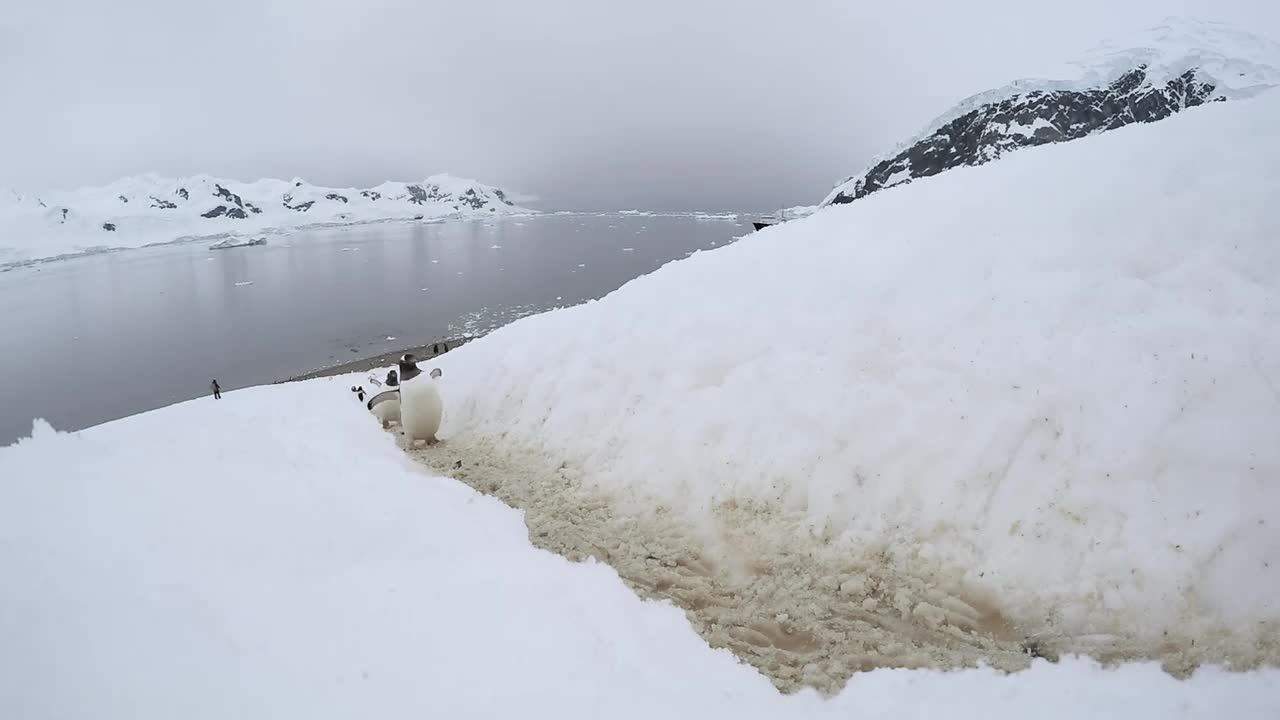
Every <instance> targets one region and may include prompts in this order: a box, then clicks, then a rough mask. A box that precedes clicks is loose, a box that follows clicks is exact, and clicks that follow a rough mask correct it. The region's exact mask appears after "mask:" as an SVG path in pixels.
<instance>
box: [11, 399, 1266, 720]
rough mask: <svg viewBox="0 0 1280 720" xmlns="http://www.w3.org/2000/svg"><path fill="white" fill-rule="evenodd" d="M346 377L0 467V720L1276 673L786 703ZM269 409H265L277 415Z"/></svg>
mask: <svg viewBox="0 0 1280 720" xmlns="http://www.w3.org/2000/svg"><path fill="white" fill-rule="evenodd" d="M354 378H355V376H351V377H345V378H330V379H324V380H315V381H309V382H305V383H295V384H287V385H273V386H266V387H261V388H251V389H247V390H241V391H235V392H228V393H226V394H224V395H223V399H222V400H220V401H214V400H212V399H211V398H202V399H199V400H194V401H190V402H187V403H182V404H180V405H175V406H172V407H168V408H164V409H161V410H157V411H154V412H150V413H146V414H142V415H137V416H134V417H131V418H126V419H123V420H118V421H115V422H112V423H108V424H106V425H102V426H98V427H95V428H91V429H89V430H86V431H82V432H79V433H74V434H62V433H55V432H53V431H52V429H50V428H49V427H48V426H47V425H45V424H43V423H37V424H36V427H35V434H34V437H33V438H30V439H26V440H23V441H20V442H19V443H17V444H16V445H12V446H9V447H5V448H0V597H3V598H4V602H0V638H2V639H3V642H0V717H5V718H22V719H23V720H48V719H53V718H59V719H68V718H93V719H94V720H109V719H111V718H122V719H123V718H128V719H129V720H146V719H150V718H155V719H157V720H159V719H161V718H165V719H167V718H175V717H182V718H231V717H234V718H352V717H447V718H493V717H515V716H519V717H533V718H543V717H556V718H584V719H585V718H600V717H609V718H646V719H652V718H656V717H672V718H676V717H705V718H734V720H747V719H749V718H778V717H787V718H797V719H806V718H848V717H860V718H895V720H901V719H910V718H932V717H937V714H938V712H939V711H940V710H945V712H946V714H947V716H948V717H953V718H958V719H963V718H982V719H983V720H999V719H1000V718H1006V717H1007V718H1015V717H1018V718H1022V717H1027V716H1034V717H1037V718H1045V719H1046V720H1051V719H1054V718H1063V719H1068V718H1069V719H1071V720H1075V719H1076V718H1080V717H1091V718H1126V719H1131V718H1142V717H1150V718H1159V719H1161V720H1165V719H1167V718H1216V717H1232V718H1240V719H1241V720H1252V719H1253V718H1258V719H1259V720H1261V719H1262V718H1271V717H1274V712H1275V709H1276V708H1277V707H1278V706H1280V672H1277V671H1275V670H1267V671H1260V672H1254V673H1226V672H1222V671H1219V670H1214V669H1204V670H1202V671H1200V672H1199V673H1197V674H1196V675H1195V676H1193V677H1192V678H1190V679H1189V680H1186V681H1178V680H1175V679H1174V678H1172V677H1170V676H1169V675H1167V674H1164V673H1163V672H1161V671H1160V670H1159V668H1157V667H1155V666H1154V665H1129V666H1124V667H1121V668H1118V669H1113V670H1102V669H1099V668H1098V667H1097V666H1096V665H1094V664H1093V663H1091V662H1088V661H1084V660H1078V659H1067V660H1064V661H1063V662H1061V663H1060V664H1057V665H1051V664H1048V663H1046V662H1043V661H1041V662H1037V663H1036V664H1035V665H1034V666H1033V667H1032V668H1031V669H1030V670H1027V671H1024V672H1021V673H1017V674H1013V675H1000V674H998V673H995V672H992V671H988V670H969V671H964V672H956V673H938V672H930V671H907V670H880V671H875V672H872V673H867V674H863V675H860V676H858V677H856V678H855V679H854V680H853V681H852V682H851V683H850V684H849V686H848V687H847V688H846V689H845V690H844V692H843V693H841V694H840V695H839V696H838V697H836V698H834V699H832V700H829V701H826V700H822V699H820V698H819V697H817V695H816V694H815V693H813V692H801V693H798V694H796V695H793V696H789V697H784V696H782V695H780V694H778V693H777V692H776V691H774V689H773V688H772V687H771V686H770V684H769V683H768V682H767V681H766V680H765V679H764V678H763V677H761V676H759V675H756V674H755V673H754V672H753V671H751V670H750V669H749V668H747V667H745V666H743V665H740V664H738V663H736V662H735V660H734V659H733V657H732V656H731V655H729V654H728V653H727V652H724V651H714V650H711V649H710V648H708V647H707V646H706V645H705V644H703V643H702V642H701V641H700V640H699V638H698V637H697V636H696V635H695V634H694V633H693V631H692V630H691V629H690V628H689V625H688V623H687V622H686V621H685V619H684V617H683V616H682V615H681V613H680V612H679V611H677V610H676V609H674V608H672V607H670V606H667V605H659V604H656V603H652V602H642V601H641V600H639V599H638V598H636V597H635V595H633V594H632V593H631V592H630V591H629V590H627V589H626V588H625V587H624V586H623V584H622V583H621V582H620V581H619V580H618V578H617V577H616V575H615V574H614V573H613V572H612V571H611V570H610V569H609V568H608V567H606V566H604V565H599V564H595V563H591V562H588V563H583V564H571V563H569V562H567V561H565V560H563V559H561V558H559V557H557V556H554V555H551V554H548V553H544V552H541V551H537V550H534V549H533V548H531V547H530V545H529V544H528V541H527V539H526V535H525V528H524V527H523V526H522V524H521V521H520V516H519V515H518V514H517V513H516V512H513V511H511V510H509V509H507V508H505V507H503V506H501V505H500V504H499V503H497V502H496V501H494V500H492V499H490V498H486V497H483V496H480V495H478V494H476V493H474V492H472V491H471V490H469V489H467V488H465V487H464V486H462V485H460V484H457V483H455V482H453V481H450V480H447V479H444V478H439V477H430V476H427V475H424V474H422V473H421V472H420V471H419V470H418V469H417V468H416V467H415V466H413V465H412V464H411V463H410V462H409V461H408V460H407V459H406V458H405V456H404V455H403V453H402V452H401V451H400V450H399V449H398V448H396V446H395V445H394V443H393V441H392V438H391V436H390V435H387V434H385V433H383V432H381V430H380V429H378V427H377V424H376V422H375V421H374V420H373V419H372V418H371V417H370V416H369V415H368V413H367V412H365V411H364V409H363V408H362V407H361V406H360V405H359V404H358V403H356V402H354V401H353V400H352V398H351V394H350V392H348V390H347V387H346V386H347V385H349V384H350V382H351V381H352V380H353V379H354ZM281 408H289V412H288V413H281V412H280V409H281Z"/></svg>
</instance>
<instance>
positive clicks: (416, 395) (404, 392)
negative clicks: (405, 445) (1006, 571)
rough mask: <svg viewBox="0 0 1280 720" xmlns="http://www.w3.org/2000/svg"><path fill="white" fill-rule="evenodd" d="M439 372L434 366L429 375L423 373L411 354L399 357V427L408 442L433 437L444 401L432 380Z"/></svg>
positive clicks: (431, 440)
mask: <svg viewBox="0 0 1280 720" xmlns="http://www.w3.org/2000/svg"><path fill="white" fill-rule="evenodd" d="M440 374H441V373H440V370H439V368H437V369H435V370H432V371H431V374H430V375H424V374H423V372H422V370H420V369H419V368H418V359H417V358H416V357H414V356H413V355H405V356H404V357H402V358H400V427H402V428H404V434H405V436H406V437H408V438H409V441H410V442H413V441H414V440H425V441H427V442H428V443H434V442H435V441H436V431H437V430H439V429H440V417H441V415H442V414H443V413H444V403H442V402H441V401H440V393H439V392H437V391H436V383H435V379H436V378H438V377H440Z"/></svg>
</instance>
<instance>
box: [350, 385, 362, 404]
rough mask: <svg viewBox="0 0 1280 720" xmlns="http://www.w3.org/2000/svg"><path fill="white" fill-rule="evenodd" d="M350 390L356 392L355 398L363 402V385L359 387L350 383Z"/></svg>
mask: <svg viewBox="0 0 1280 720" xmlns="http://www.w3.org/2000/svg"><path fill="white" fill-rule="evenodd" d="M351 392H353V393H355V394H356V398H357V399H358V400H360V402H364V386H363V385H361V386H359V387H357V386H355V385H352V386H351Z"/></svg>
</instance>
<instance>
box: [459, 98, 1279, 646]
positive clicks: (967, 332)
mask: <svg viewBox="0 0 1280 720" xmlns="http://www.w3.org/2000/svg"><path fill="white" fill-rule="evenodd" d="M1277 117H1280V93H1275V92H1270V93H1265V94H1263V95H1261V96H1259V97H1256V98H1254V99H1251V100H1240V101H1238V102H1233V103H1216V104H1213V105H1209V106H1205V107H1203V108H1198V109H1196V110H1194V111H1188V112H1186V113H1182V114H1180V115H1178V116H1176V117H1173V118H1171V119H1169V120H1167V121H1165V122H1162V123H1158V124H1152V125H1135V126H1132V127H1129V128H1123V129H1120V130H1116V131H1114V132H1110V133H1105V134H1102V135H1098V136H1096V137H1091V138H1087V139H1084V140H1081V141H1078V142H1073V143H1068V144H1063V145H1054V146H1046V147H1042V148H1036V149H1032V150H1027V151H1024V152H1020V153H1017V154H1016V155H1013V156H1010V157H1008V158H1006V159H1005V160H1004V161H1002V162H1000V163H993V164H990V165H984V166H981V167H975V168H964V169H960V170H957V171H954V172H949V173H946V174H943V175H940V176H937V177H934V178H930V179H929V180H928V181H925V182H918V183H913V184H912V185H911V186H910V187H909V188H903V189H901V190H899V191H896V192H893V193H884V194H876V195H874V196H872V197H868V198H866V199H864V200H860V201H859V202H857V203H854V204H852V205H849V206H845V207H839V208H831V209H829V210H827V211H824V212H821V213H818V214H815V215H813V216H810V217H808V218H804V219H801V220H796V221H793V222H789V223H786V224H785V225H781V226H777V227H774V228H768V229H765V230H763V231H760V232H757V233H754V234H752V235H750V236H748V237H746V238H744V239H742V240H740V241H739V242H737V243H735V244H733V245H731V246H729V247H726V248H723V249H717V250H715V251H712V252H704V253H698V254H695V255H694V256H692V257H690V258H688V259H685V260H683V261H680V262H676V263H672V264H670V265H668V266H666V267H664V268H662V269H661V270H659V271H657V272H655V273H653V274H651V275H648V276H645V277H641V278H639V279H637V280H634V281H632V282H631V283H629V284H627V285H625V286H624V287H622V288H621V289H619V290H618V291H616V292H615V293H613V294H611V295H609V296H607V297H605V298H603V299H602V300H600V301H598V302H593V303H588V304H586V305H581V306H577V307H574V308H569V309H565V310H561V311H556V312H552V313H547V314H544V315H539V316H535V317H531V318H526V319H524V320H521V321H518V322H516V323H514V324H512V325H509V326H507V327H505V328H503V329H501V330H498V331H497V332H495V333H493V334H492V335H489V336H487V337H485V338H482V339H480V340H478V341H476V342H473V343H469V344H468V345H467V346H466V347H464V348H461V349H459V350H458V351H457V352H454V353H450V354H449V355H447V356H445V357H443V358H441V360H440V361H439V365H440V366H441V367H442V368H443V370H444V373H445V376H446V377H449V378H451V382H452V383H453V384H454V385H453V390H452V391H451V393H450V395H449V397H448V398H447V399H446V402H447V403H448V406H447V408H446V412H445V425H444V428H443V430H442V437H445V438H450V437H463V436H466V437H474V436H484V437H488V438H492V439H493V440H494V442H498V443H502V444H505V445H506V446H508V447H511V448H522V449H525V450H532V451H534V452H536V453H540V454H541V456H543V457H545V458H546V461H547V462H548V463H551V464H552V467H554V465H555V464H558V463H560V462H569V463H572V464H574V466H575V468H578V469H580V471H581V474H582V475H583V476H584V477H587V478H591V479H593V480H594V482H595V483H596V484H597V485H598V486H600V487H602V488H606V489H611V490H613V491H616V492H618V493H622V494H623V495H635V496H636V497H637V498H638V506H639V507H647V506H651V505H652V503H653V502H659V503H664V504H666V505H668V506H669V507H672V508H675V509H678V510H683V511H684V512H686V513H688V514H689V515H690V516H691V517H692V518H693V519H695V520H699V521H701V522H704V523H706V524H707V526H708V529H709V532H710V534H711V535H712V536H715V535H716V534H717V533H718V532H720V531H719V530H718V529H717V522H718V520H717V517H718V516H719V513H718V509H719V508H722V507H730V506H733V505H734V504H737V505H738V506H739V507H740V506H741V504H742V503H743V502H747V501H753V502H755V503H757V504H759V506H760V507H762V508H765V509H766V510H767V511H768V512H772V513H795V514H801V515H802V516H804V517H806V518H807V519H808V521H809V522H810V523H811V524H812V526H813V528H814V529H813V533H814V537H815V540H814V542H815V543H817V545H815V549H814V552H818V551H819V550H821V551H822V552H832V553H834V552H836V550H832V548H833V547H834V548H837V550H838V552H840V553H844V556H845V557H847V558H848V559H849V561H850V563H851V564H852V563H854V562H858V561H861V560H863V559H865V558H864V556H867V555H869V554H880V553H885V554H887V555H888V556H892V557H893V558H895V560H894V561H895V562H896V563H899V564H900V565H902V566H903V567H905V568H907V569H908V570H912V571H914V572H918V573H919V574H922V575H929V576H933V577H943V576H947V577H951V578H953V579H955V581H956V582H958V583H961V584H962V585H964V586H965V587H968V588H970V589H971V590H972V591H974V592H980V593H982V594H985V595H987V596H989V597H990V598H992V602H994V603H996V604H997V606H998V607H999V608H1000V609H1001V610H1002V612H1004V613H1005V614H1006V615H1007V616H1008V617H1010V618H1012V619H1014V620H1015V621H1016V623H1017V624H1018V625H1019V626H1020V627H1021V628H1022V629H1023V630H1024V632H1026V633H1027V634H1029V635H1036V634H1040V635H1042V636H1047V637H1051V638H1058V639H1062V638H1067V639H1068V640H1070V639H1072V638H1075V639H1077V640H1079V639H1080V638H1085V637H1086V636H1089V635H1093V634H1099V633H1101V634H1108V635H1110V636H1112V637H1113V638H1127V639H1129V640H1132V641H1133V642H1135V643H1138V644H1139V646H1143V647H1147V648H1149V649H1150V652H1156V653H1163V652H1166V650H1167V649H1168V648H1173V647H1175V646H1176V647H1182V648H1191V647H1194V648H1196V649H1197V650H1196V651H1197V652H1201V651H1203V652H1205V653H1207V654H1208V655H1209V656H1222V657H1228V658H1236V659H1238V660H1240V661H1241V662H1244V663H1246V664H1248V663H1253V662H1272V663H1274V662H1277V661H1280V660H1278V659H1280V637H1278V633H1280V521H1277V520H1276V518H1275V517H1274V512H1273V511H1274V509H1275V508H1277V507H1280V243H1277V242H1276V239H1277V238H1278V237H1280V206H1278V205H1277V204H1276V202H1275V198H1277V197H1280V124H1277V123H1276V122H1275V119H1276V118H1277ZM762 527H763V524H762ZM759 537H760V539H759V546H758V547H756V548H754V549H753V550H751V552H764V553H767V552H769V548H770V546H771V541H770V539H769V537H768V536H766V535H760V536H759ZM783 540H784V539H782V538H778V539H777V542H776V543H773V545H774V546H779V547H780V546H782V545H783ZM908 609H909V608H908ZM1179 643H1185V644H1179ZM1067 644H1068V645H1071V644H1072V642H1068V643H1067ZM1161 648H1165V649H1161Z"/></svg>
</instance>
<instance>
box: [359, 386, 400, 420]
mask: <svg viewBox="0 0 1280 720" xmlns="http://www.w3.org/2000/svg"><path fill="white" fill-rule="evenodd" d="M365 407H367V408H369V412H371V413H373V416H374V417H376V418H378V422H380V423H382V427H383V428H384V429H385V428H387V427H389V426H390V425H391V423H393V422H394V423H398V422H400V391H399V390H383V391H382V392H380V393H378V394H377V395H374V396H373V397H371V398H369V402H368V403H367V404H366V405H365Z"/></svg>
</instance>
